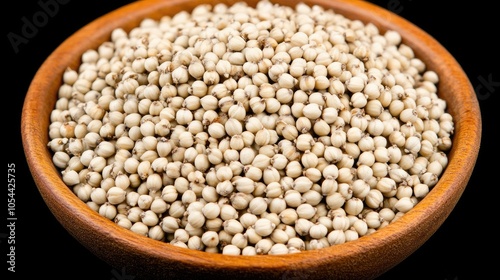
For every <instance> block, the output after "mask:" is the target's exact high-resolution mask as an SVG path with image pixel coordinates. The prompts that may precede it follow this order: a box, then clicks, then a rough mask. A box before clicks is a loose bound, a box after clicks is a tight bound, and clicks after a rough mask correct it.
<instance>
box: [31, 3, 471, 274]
mask: <svg viewBox="0 0 500 280" xmlns="http://www.w3.org/2000/svg"><path fill="white" fill-rule="evenodd" d="M208 2H210V3H215V2H222V3H226V4H227V3H231V2H230V1H227V0H225V1H199V2H198V1H192V2H189V1H187V0H172V1H137V2H135V3H131V4H127V5H125V6H123V7H121V8H118V9H117V10H114V11H112V12H110V13H108V14H105V15H104V16H101V17H99V18H97V19H96V20H94V21H92V22H91V23H89V24H87V25H86V26H84V27H83V28H81V29H80V30H78V31H77V32H75V33H74V34H73V35H71V36H70V37H68V39H66V40H65V41H64V42H63V43H62V44H61V45H59V46H58V47H57V48H56V49H55V50H54V51H53V52H52V53H51V54H50V55H49V56H48V58H47V59H46V60H45V61H44V62H43V64H42V65H41V67H40V69H39V70H38V71H37V73H36V74H35V76H34V78H33V80H32V83H31V84H30V87H29V89H28V91H27V94H26V98H25V101H24V105H23V110H22V117H21V134H22V143H23V148H24V152H25V155H26V159H27V163H28V166H29V169H30V172H31V174H32V176H33V178H34V181H35V183H36V186H37V188H38V190H39V192H40V194H41V196H42V197H43V199H44V200H45V202H46V203H47V206H48V207H49V208H50V210H51V211H52V213H53V214H54V215H55V216H56V218H57V219H58V221H59V222H60V223H61V224H62V225H63V226H64V227H65V228H66V229H67V230H68V232H70V233H71V234H72V235H73V236H74V237H76V238H77V239H78V240H79V241H81V242H82V241H83V242H82V243H84V245H85V244H87V245H86V247H87V248H88V249H89V250H91V251H92V252H93V253H95V254H96V255H97V256H98V257H100V258H104V259H106V260H109V259H108V258H107V257H106V256H104V255H103V254H104V253H100V252H99V248H100V247H101V245H99V244H96V247H91V246H88V244H90V243H91V240H87V239H86V237H82V236H81V234H79V233H78V231H83V232H86V233H89V232H92V231H94V230H95V232H96V234H99V235H106V236H108V238H109V240H108V241H109V244H103V245H102V246H104V247H109V246H116V247H121V248H124V249H125V250H126V251H128V252H130V251H137V252H143V253H146V252H144V251H147V253H148V254H150V255H151V257H152V258H154V259H165V260H166V261H167V263H172V264H173V263H179V262H180V263H183V264H185V265H186V266H191V265H193V264H195V266H196V265H202V266H206V267H207V268H206V269H213V270H215V269H231V270H235V271H236V270H238V269H256V270H262V271H267V270H274V269H277V270H282V271H284V270H287V269H294V270H300V269H305V268H307V267H310V266H320V267H321V266H322V265H326V263H328V262H332V261H334V262H338V263H340V262H347V263H349V262H351V261H352V260H351V258H352V257H353V256H356V255H358V254H360V253H362V254H364V255H365V256H366V258H374V257H377V258H381V260H380V261H379V263H378V264H377V265H379V266H380V268H375V267H373V264H367V267H366V268H357V269H360V270H365V271H366V273H369V272H368V271H373V272H372V273H373V274H374V275H378V274H381V273H383V272H385V271H387V270H388V269H390V268H392V267H393V266H395V265H396V264H397V263H399V261H402V260H403V259H405V258H406V257H408V256H409V255H410V254H411V253H413V252H414V251H415V250H416V249H418V247H420V246H421V245H422V244H423V243H424V242H425V241H426V240H427V239H428V238H430V236H431V235H432V234H433V233H434V232H435V231H436V230H437V229H438V228H439V227H440V225H441V224H442V223H443V222H444V220H445V219H446V218H447V216H448V215H449V214H450V213H451V211H452V209H453V208H454V206H455V204H456V203H457V201H458V199H459V198H460V196H461V194H462V193H463V191H464V189H465V187H466V185H467V182H468V180H469V178H470V176H471V173H472V170H473V167H474V164H475V162H476V159H477V156H478V152H479V146H480V145H479V144H480V141H481V114H480V109H479V105H478V101H477V98H476V95H475V92H474V89H473V88H472V85H471V84H470V81H469V80H468V78H467V75H466V74H465V72H464V71H463V69H462V68H461V66H460V65H459V63H458V62H457V61H456V60H455V59H454V58H453V56H452V55H451V54H450V53H449V52H448V51H447V50H446V49H445V48H444V47H443V46H442V45H441V44H440V43H439V42H438V41H436V40H435V39H434V38H433V37H432V36H431V35H429V34H428V33H426V32H425V31H423V30H422V29H420V28H419V27H417V26H415V25H414V24H413V23H411V22H409V21H408V20H406V19H404V18H402V17H401V16H399V15H397V14H395V13H393V12H391V11H389V10H386V9H384V8H382V7H379V6H376V5H375V4H372V3H370V2H365V1H348V0H336V1H329V0H307V1H303V3H306V4H311V5H320V6H323V7H327V8H332V9H333V10H334V11H335V12H336V13H338V14H349V15H355V18H356V19H359V20H361V21H363V22H364V23H366V22H372V23H374V24H375V25H376V26H377V27H378V28H379V30H381V31H386V30H389V29H391V30H395V31H398V32H399V33H400V34H402V37H403V42H404V43H406V44H407V45H409V46H411V48H412V49H413V50H414V51H415V53H416V54H420V56H421V57H420V58H421V59H422V60H423V61H424V63H425V64H426V65H433V66H434V65H438V67H437V68H436V71H437V72H438V73H441V75H440V77H441V76H442V77H443V79H442V80H441V81H440V83H439V88H438V90H439V94H443V97H445V99H447V100H453V101H454V102H455V103H456V102H458V101H460V103H456V104H455V103H454V104H453V105H454V106H453V107H451V108H450V109H451V112H450V113H451V114H452V115H453V117H454V121H455V125H456V128H455V132H454V135H453V146H452V149H451V151H450V154H449V159H450V160H449V164H448V166H447V167H446V169H445V170H444V171H443V173H442V175H441V177H440V179H439V181H438V183H437V184H436V185H435V186H434V187H433V188H432V190H431V191H430V192H429V194H428V195H427V196H426V197H425V198H424V199H423V200H422V201H421V202H419V203H418V204H417V205H416V206H415V207H414V208H413V209H412V210H410V211H409V212H407V213H406V214H405V215H403V216H402V217H401V218H400V219H399V220H398V221H396V222H394V223H392V224H390V225H388V226H387V227H385V228H383V229H379V230H377V231H376V232H374V233H373V234H370V235H369V236H365V237H363V238H359V239H358V240H354V241H349V242H347V243H345V244H340V245H335V246H331V247H329V248H324V249H319V250H311V251H304V252H301V253H300V255H298V254H288V255H279V256H270V255H263V256H257V257H255V256H226V255H222V254H209V253H206V252H201V251H196V250H192V249H184V248H179V247H175V246H173V245H171V244H167V243H163V242H160V241H156V240H153V239H150V238H148V237H143V236H138V235H137V234H135V233H133V232H131V231H130V230H127V229H124V228H121V227H119V226H118V225H115V224H114V223H113V222H110V221H109V220H108V219H106V218H104V217H102V216H100V215H99V214H98V213H96V212H95V211H93V210H91V209H90V208H89V207H87V206H86V205H85V203H84V202H82V201H81V200H80V199H79V198H78V197H77V196H76V195H74V194H73V193H72V191H71V190H70V188H68V187H67V186H66V185H64V183H63V182H62V180H61V178H60V176H59V171H57V169H56V168H55V167H54V165H53V163H52V159H51V154H50V152H49V151H48V149H47V148H46V147H47V143H48V135H47V128H48V123H49V120H48V118H47V117H48V116H49V115H50V111H51V110H52V108H53V106H54V103H55V97H54V96H55V95H56V94H55V92H56V90H57V88H58V86H59V85H60V81H58V79H59V78H60V77H61V75H62V73H63V71H64V69H65V68H66V67H67V66H72V67H74V66H76V65H77V64H78V63H79V61H78V60H76V59H75V57H74V55H75V53H79V54H82V53H83V51H85V50H87V49H89V48H95V47H97V45H98V44H100V43H101V42H102V41H104V40H106V38H108V37H109V32H110V30H112V29H114V28H117V27H123V26H125V29H126V30H127V31H128V30H129V29H130V28H131V27H134V26H137V25H138V23H139V22H140V21H141V20H142V19H143V18H144V17H145V16H146V15H147V16H152V17H154V18H158V17H159V16H160V14H161V15H164V14H162V13H163V12H164V11H165V8H164V7H166V6H168V7H169V9H168V10H169V11H170V14H174V13H175V12H178V11H181V10H184V9H185V8H186V7H188V8H189V9H192V8H193V7H194V6H195V5H197V4H198V3H208ZM247 2H248V1H247ZM251 2H252V3H255V1H251ZM272 2H273V3H276V4H285V5H286V4H290V3H289V1H284V0H275V1H272ZM295 3H296V2H292V4H295ZM126 14H130V16H129V17H124V16H123V15H126ZM374 15H376V17H375V16H374ZM129 20H131V21H129ZM89 34H92V37H88V35H89ZM96 38H97V40H96V41H94V39H96ZM421 54H427V55H428V56H425V57H423V56H422V55H421ZM417 56H418V55H417ZM433 70H434V69H433ZM449 77H454V79H451V80H447V78H449ZM454 96H460V98H456V97H454ZM41 100H46V101H47V102H46V104H43V105H42V104H40V101H41ZM40 116H45V119H41V118H40ZM56 204H57V206H55V205H56ZM62 209H64V210H65V211H67V213H66V214H64V215H62V214H61V213H60V210H62ZM438 212H439V214H438V217H435V216H436V214H437V213H438ZM69 213H71V214H69ZM67 215H68V216H67ZM69 216H71V219H70V218H69ZM429 217H431V218H432V219H429ZM421 222H425V224H426V226H425V227H423V226H422V224H421ZM103 231H105V232H103ZM403 235H414V236H415V235H417V236H418V238H417V237H414V238H413V239H414V240H417V239H420V240H421V241H419V242H414V243H413V244H406V245H405V246H408V247H407V249H405V250H400V251H401V252H396V251H395V250H391V249H390V248H388V247H387V244H388V243H392V242H395V243H397V244H398V245H396V246H395V247H397V248H401V246H403V244H401V242H400V241H398V239H401V238H402V236H403ZM89 238H93V237H89ZM388 250H389V251H390V253H391V254H394V255H393V256H387V254H386V253H387V252H388ZM384 251H385V252H386V253H384ZM116 254H119V253H116ZM394 259H397V260H398V261H394ZM117 264H118V265H120V264H121V263H120V262H119V261H117V262H116V263H113V265H117ZM340 270H342V269H341V268H340ZM343 273H348V272H347V271H344V272H343Z"/></svg>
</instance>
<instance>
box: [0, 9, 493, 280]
mask: <svg viewBox="0 0 500 280" xmlns="http://www.w3.org/2000/svg"><path fill="white" fill-rule="evenodd" d="M38 2H39V1H19V0H18V1H11V2H9V3H10V6H11V8H9V9H6V8H4V13H3V17H4V19H3V22H4V25H3V28H6V30H4V31H3V40H2V44H3V47H2V53H3V55H2V59H7V63H2V65H3V66H5V67H3V66H2V68H3V71H2V74H1V75H2V78H1V79H0V81H2V83H3V85H4V86H6V88H2V90H1V93H0V96H1V97H2V98H3V99H4V101H3V102H1V101H0V104H1V106H3V109H2V116H3V119H4V123H7V124H8V126H7V127H6V128H3V129H5V130H6V131H4V133H2V138H3V141H2V142H3V143H4V144H3V145H4V149H3V151H2V157H4V158H6V159H7V163H15V165H16V174H17V176H16V193H15V194H16V216H17V218H18V220H17V224H16V229H15V234H16V252H15V253H16V272H15V273H10V272H8V271H7V267H8V264H7V263H6V261H5V259H6V255H7V253H8V251H7V246H6V245H7V239H6V235H7V234H6V233H7V232H8V230H7V228H6V227H4V226H2V227H1V229H0V244H1V255H2V257H1V259H2V262H1V263H2V264H1V267H0V269H1V272H0V275H7V278H4V277H3V276H0V277H1V278H2V279H20V278H21V277H23V276H24V277H23V278H25V277H28V275H34V277H36V278H49V279H98V280H100V279H105V280H111V279H116V280H120V279H132V275H127V274H126V271H125V274H124V271H121V270H117V269H115V268H113V267H111V266H110V265H108V264H107V263H105V262H103V261H101V260H99V259H98V258H96V257H95V256H94V255H92V254H91V253H90V252H89V251H87V250H86V249H85V248H84V247H83V246H81V245H80V244H79V243H78V242H77V241H76V240H75V239H74V238H73V237H72V236H70V235H69V234H68V233H67V232H66V231H65V229H64V228H63V227H62V226H61V225H60V224H59V223H58V222H57V220H55V218H54V217H53V216H52V214H51V212H50V211H49V210H48V208H47V207H46V206H45V204H44V202H43V200H42V198H41V196H40V195H39V193H38V190H37V188H36V186H35V184H34V182H33V179H32V178H31V175H30V173H29V170H28V167H27V165H26V162H25V157H24V152H23V148H22V143H21V135H20V119H21V112H22V105H23V101H24V97H25V93H26V91H27V89H28V87H29V84H30V82H31V79H32V78H33V76H34V74H35V72H36V70H37V69H38V68H39V67H40V65H41V64H42V63H43V61H44V60H45V59H46V57H47V56H48V55H49V54H50V53H51V52H52V51H53V50H54V49H55V48H56V47H57V46H58V45H59V44H61V43H62V42H63V40H64V39H66V38H67V37H68V36H70V35H71V34H72V33H74V32H76V31H77V30H78V29H79V28H81V27H83V26H84V25H85V24H87V23H89V22H90V21H92V20H94V19H96V18H97V17H99V16H101V15H104V14H106V13H107V12H109V11H111V10H113V9H116V8H118V7H120V6H122V5H125V4H127V3H130V2H132V1H125V0H122V1H118V0H107V1H97V0H91V1H70V0H66V1H62V0H59V1H58V2H59V3H60V4H59V10H58V11H57V13H55V14H54V15H51V16H50V17H49V18H48V20H47V22H46V24H44V25H43V26H40V28H38V30H37V31H36V33H35V34H34V36H32V38H29V39H28V40H27V42H26V43H24V44H21V45H19V46H18V50H17V51H16V50H15V48H14V47H13V45H12V43H11V42H9V40H8V36H7V34H9V33H16V34H20V33H21V29H22V27H23V24H25V22H24V21H23V20H24V19H28V20H30V19H32V18H33V15H35V14H36V13H38V12H40V11H42V8H41V6H40V5H39V4H38ZM41 2H44V3H46V2H56V0H50V1H49V0H42V1H41ZM370 2H373V3H375V4H377V5H379V6H381V7H383V8H386V9H388V10H391V11H393V12H396V13H397V14H398V15H399V16H401V17H404V18H406V19H408V20H409V21H411V22H413V23H414V24H415V25H417V26H419V27H420V28H422V29H423V30H424V31H426V32H427V33H429V34H430V35H432V36H433V37H434V38H436V39H437V40H438V41H439V42H441V44H442V45H443V46H444V47H445V48H447V49H448V51H449V52H450V53H451V54H452V55H453V56H454V57H455V58H456V60H457V61H458V62H459V63H460V64H461V66H462V67H463V69H464V71H465V72H466V74H467V75H468V77H469V79H470V81H471V84H472V85H473V87H474V88H475V89H477V91H476V93H477V97H478V100H479V103H480V107H481V114H482V120H483V135H482V144H481V149H480V153H479V158H478V161H477V164H476V168H475V170H474V173H473V175H472V177H471V179H470V181H469V185H468V187H467V188H466V190H465V192H464V194H463V196H462V197H461V199H460V201H459V202H458V204H457V205H456V207H455V209H454V210H453V212H452V213H451V215H450V216H449V217H448V219H447V220H446V221H445V222H444V224H443V225H442V226H441V227H440V228H439V230H438V231H437V232H436V233H435V234H434V235H433V236H432V237H431V238H430V240H428V241H427V242H426V243H425V244H424V245H423V246H422V247H421V248H420V249H418V250H417V251H416V252H415V253H414V254H412V255H411V256H410V257H408V258H407V259H406V260H404V261H403V262H401V263H400V264H399V265H397V266H396V267H394V268H393V269H391V270H390V271H388V272H387V273H386V274H384V275H382V276H381V277H380V278H379V279H440V280H445V279H446V280H463V279H489V278H496V277H497V276H498V273H497V269H498V264H499V262H498V255H497V254H498V251H497V249H498V238H499V234H498V230H497V228H498V221H499V219H498V214H499V213H498V212H499V211H498V210H497V206H496V204H497V203H498V201H499V200H498V194H499V191H498V188H499V187H500V186H499V183H498V177H497V176H498V175H497V174H498V173H495V171H494V168H496V169H497V168H498V167H497V166H498V165H497V164H496V160H497V159H496V156H497V155H498V148H496V147H494V146H493V145H495V141H494V139H495V136H494V134H493V131H494V129H498V124H495V125H494V122H496V121H497V120H498V114H499V110H497V107H496V106H498V93H499V92H500V72H499V70H498V62H499V59H498V57H499V51H498V49H499V48H498V44H497V43H496V38H495V37H497V36H498V27H499V25H498V24H497V23H494V21H495V17H498V15H496V14H494V13H495V12H494V9H493V7H492V4H486V3H485V2H486V1H474V2H466V3H464V4H456V3H457V2H453V3H454V4H449V3H443V4H440V5H439V6H437V2H438V1H416V0H376V1H370ZM492 2H493V1H491V2H490V3H492ZM4 7H5V6H4ZM7 14H8V16H9V18H10V20H9V21H6V20H5V18H6V16H7ZM494 41H495V42H494ZM485 81H489V83H488V86H487V85H486V84H485ZM488 158H489V159H488ZM487 161H488V162H487ZM4 186H7V185H6V184H5V185H4ZM2 193H3V194H2V197H3V199H2V200H3V201H4V202H2V203H0V204H1V205H3V207H4V209H3V210H2V212H4V213H5V210H6V208H7V203H6V194H7V190H6V188H5V189H4V191H2ZM2 220H3V221H5V219H2ZM2 223H5V224H6V222H2ZM127 276H128V277H129V278H127ZM25 279H26V278H25Z"/></svg>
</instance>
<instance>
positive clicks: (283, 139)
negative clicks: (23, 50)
mask: <svg viewBox="0 0 500 280" xmlns="http://www.w3.org/2000/svg"><path fill="white" fill-rule="evenodd" d="M438 80H439V77H438V76H437V75H436V73H435V72H433V71H431V70H429V69H426V66H425V65H424V63H423V62H422V60H420V59H419V58H418V57H415V55H414V53H413V50H412V49H411V48H410V47H409V46H407V45H405V44H404V43H403V42H402V38H401V36H400V34H398V33H397V32H394V31H391V30H389V31H387V32H385V33H384V34H381V33H380V31H379V30H378V29H377V27H376V26H375V25H373V24H371V23H363V22H361V21H359V20H350V19H347V18H346V17H344V16H342V15H340V14H337V13H335V12H334V11H332V10H325V9H323V8H322V7H319V6H308V5H306V4H304V3H300V4H298V5H296V7H294V8H291V7H286V6H281V5H277V4H273V3H272V2H270V1H267V0H262V1H260V2H258V3H257V5H256V7H250V6H248V5H247V4H246V3H244V2H238V3H235V4H233V5H232V6H228V5H225V4H217V5H214V6H210V5H199V6H197V7H196V8H195V9H194V10H193V11H192V12H187V11H185V12H180V13H178V14H176V15H173V16H164V17H163V18H161V19H160V20H153V19H145V20H143V21H142V22H141V24H140V26H138V27H136V28H134V29H132V30H131V31H130V32H128V33H127V32H125V31H124V30H123V29H116V30H114V31H113V32H112V34H110V40H109V41H107V42H105V43H103V44H101V45H100V46H99V47H98V48H97V49H92V50H88V51H86V52H85V53H84V54H83V55H82V57H81V64H80V66H79V68H78V69H70V68H68V69H67V71H66V72H65V73H64V75H63V84H62V85H61V87H60V90H59V93H58V94H59V95H58V100H57V102H56V105H55V108H54V110H53V112H52V114H51V124H50V131H49V134H50V142H49V143H48V146H49V148H50V150H51V151H52V152H53V162H54V164H55V165H56V166H57V167H58V168H59V169H60V170H61V175H62V179H63V181H64V183H65V184H67V185H68V186H69V187H71V188H72V190H73V191H74V193H75V194H76V195H77V196H78V197H79V198H80V199H81V200H82V201H84V202H85V203H86V204H87V205H88V206H89V207H90V208H92V209H94V210H95V211H96V212H98V213H99V214H101V215H102V216H103V217H106V218H107V219H109V220H111V221H114V222H115V223H116V224H118V225H119V226H122V227H124V228H127V229H130V230H131V231H133V232H135V233H137V234H140V235H144V236H148V237H149V238H152V239H156V240H159V241H162V242H169V243H171V244H173V245H175V246H181V247H185V248H190V249H194V250H203V251H206V252H218V253H222V254H229V255H240V254H242V255H254V254H287V253H295V252H300V251H303V250H312V249H319V248H324V247H328V246H333V245H336V244H341V243H345V242H348V241H351V240H355V239H358V238H361V237H362V236H365V235H368V234H370V233H372V232H374V231H376V230H378V229H381V228H383V227H385V226H387V225H388V224H390V223H391V222H394V221H395V220H397V219H398V218H399V217H401V216H402V215H404V214H405V213H406V212H408V211H410V210H411V209H412V208H413V207H414V205H415V204H417V203H418V202H419V201H420V200H421V199H423V198H424V197H425V196H426V194H427V193H428V192H429V191H430V189H432V187H433V186H434V185H435V184H436V183H437V181H438V179H439V176H440V175H441V173H442V172H443V170H444V169H445V167H446V165H447V163H448V158H447V154H446V152H447V151H448V150H449V149H450V147H451V139H452V138H451V136H452V134H453V128H454V123H453V119H452V117H451V115H450V114H449V113H447V112H446V103H445V101H444V100H442V99H440V98H439V97H438V94H437V83H438Z"/></svg>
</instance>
